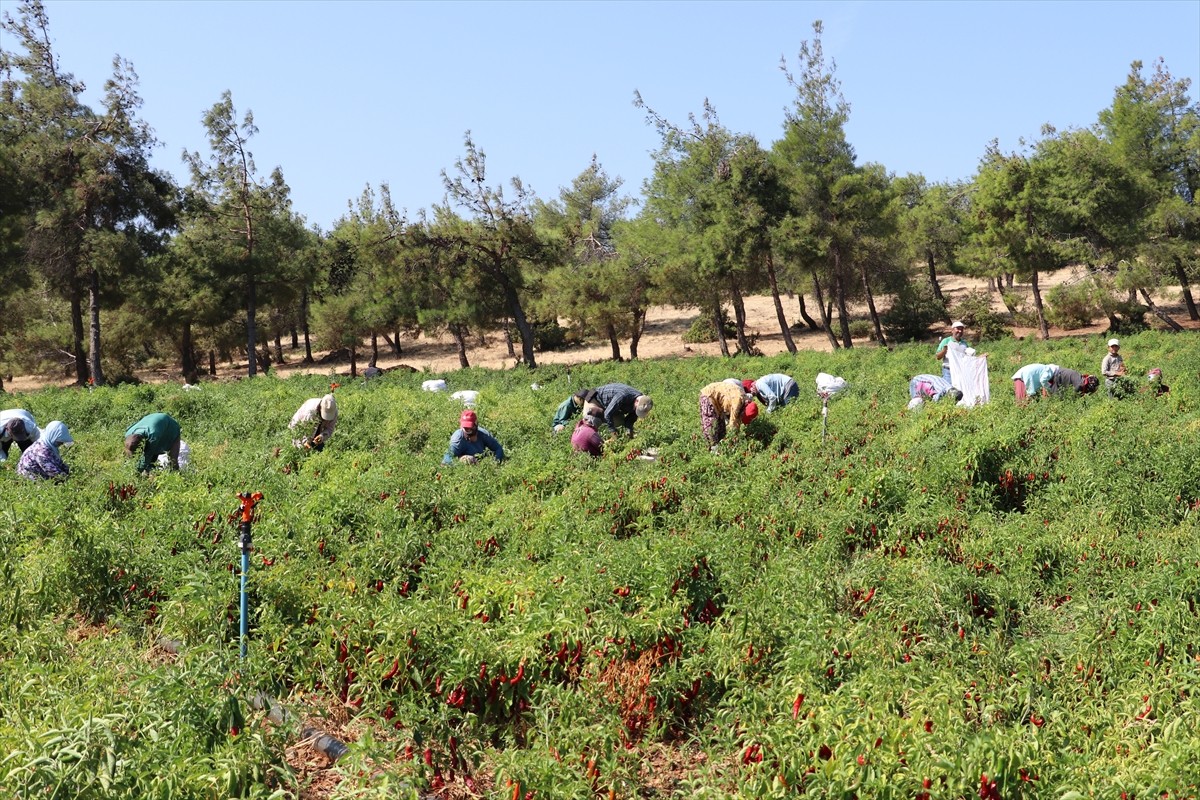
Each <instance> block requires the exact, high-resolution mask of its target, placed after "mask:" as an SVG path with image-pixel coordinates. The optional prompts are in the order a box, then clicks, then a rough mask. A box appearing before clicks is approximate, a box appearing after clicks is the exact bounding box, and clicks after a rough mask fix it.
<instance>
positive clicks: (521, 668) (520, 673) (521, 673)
mask: <svg viewBox="0 0 1200 800" xmlns="http://www.w3.org/2000/svg"><path fill="white" fill-rule="evenodd" d="M524 677H525V662H524V661H522V662H521V663H520V664H518V665H517V674H516V675H513V676H512V678H511V679H510V680H509V684H510V685H512V686H516V685H517V684H518V683H520V682H521V678H524Z"/></svg>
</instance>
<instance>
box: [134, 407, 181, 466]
mask: <svg viewBox="0 0 1200 800" xmlns="http://www.w3.org/2000/svg"><path fill="white" fill-rule="evenodd" d="M179 435H180V430H179V423H178V422H176V421H175V419H174V418H173V417H172V416H171V415H170V414H147V415H146V416H144V417H142V418H141V419H139V420H138V421H137V422H135V423H133V424H132V425H130V426H129V430H127V431H125V453H126V455H128V456H131V457H132V456H135V455H137V451H138V448H139V447H140V448H141V450H142V455H141V457H139V458H138V462H137V469H138V472H149V471H150V470H152V469H154V463H155V462H156V461H158V457H159V456H160V455H162V454H163V453H166V454H167V466H168V467H170V468H171V469H176V470H177V469H179Z"/></svg>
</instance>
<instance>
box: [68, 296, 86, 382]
mask: <svg viewBox="0 0 1200 800" xmlns="http://www.w3.org/2000/svg"><path fill="white" fill-rule="evenodd" d="M71 335H72V338H73V341H72V343H71V344H72V347H73V348H74V351H75V382H76V383H77V384H78V385H80V386H87V382H88V365H87V355H86V353H85V352H84V350H83V300H82V298H81V297H80V296H79V281H78V280H77V279H72V281H71Z"/></svg>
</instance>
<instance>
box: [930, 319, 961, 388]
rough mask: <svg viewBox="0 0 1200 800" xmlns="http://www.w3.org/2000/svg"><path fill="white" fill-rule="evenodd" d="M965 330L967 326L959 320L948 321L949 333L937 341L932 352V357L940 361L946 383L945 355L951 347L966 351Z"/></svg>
mask: <svg viewBox="0 0 1200 800" xmlns="http://www.w3.org/2000/svg"><path fill="white" fill-rule="evenodd" d="M966 332H967V326H966V325H964V324H963V323H962V321H961V320H957V319H956V320H954V322H952V323H950V335H949V336H947V337H946V338H944V339H942V340H941V341H940V342H938V346H937V352H936V353H934V354H933V357H934V358H936V359H938V360H940V361H941V362H942V379H943V380H945V381H946V383H949V382H950V359H948V358H947V357H946V353H947V351H948V350H950V348H952V347H953V348H956V349H958V350H960V351H963V352H966V349H967V347H968V345H967V340H966Z"/></svg>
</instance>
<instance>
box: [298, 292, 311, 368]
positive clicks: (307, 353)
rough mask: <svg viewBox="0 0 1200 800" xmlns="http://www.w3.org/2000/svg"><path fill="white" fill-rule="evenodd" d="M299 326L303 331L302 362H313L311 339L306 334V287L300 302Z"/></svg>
mask: <svg viewBox="0 0 1200 800" xmlns="http://www.w3.org/2000/svg"><path fill="white" fill-rule="evenodd" d="M300 326H301V328H302V330H303V332H304V363H305V364H311V363H313V356H312V339H311V338H309V335H308V289H307V288H306V289H305V290H304V293H303V299H302V301H301V303H300Z"/></svg>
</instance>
